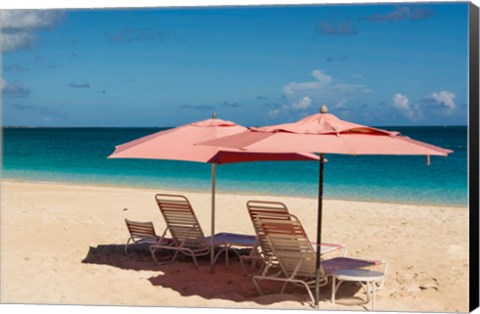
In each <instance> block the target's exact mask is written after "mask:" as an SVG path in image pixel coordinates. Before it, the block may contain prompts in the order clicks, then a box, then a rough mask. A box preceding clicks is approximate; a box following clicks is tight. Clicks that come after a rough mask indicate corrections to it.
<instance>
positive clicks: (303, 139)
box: [198, 105, 452, 306]
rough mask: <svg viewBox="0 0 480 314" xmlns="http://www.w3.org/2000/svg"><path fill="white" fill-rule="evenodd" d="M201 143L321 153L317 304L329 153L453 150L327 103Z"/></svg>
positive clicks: (438, 152) (432, 153) (426, 153)
mask: <svg viewBox="0 0 480 314" xmlns="http://www.w3.org/2000/svg"><path fill="white" fill-rule="evenodd" d="M198 145H208V146H212V147H223V148H230V149H241V150H245V151H256V152H265V153H266V152H270V153H280V152H282V153H294V152H315V153H319V154H320V159H319V163H320V165H319V168H320V170H319V185H318V218H317V219H318V220H317V242H316V245H317V249H316V259H317V260H316V285H315V305H317V306H318V301H319V284H318V283H319V275H320V247H319V244H320V243H321V227H322V209H323V208H322V202H323V172H324V162H325V154H344V155H424V156H427V162H428V163H430V156H447V155H448V154H449V153H451V152H452V151H451V150H448V149H443V148H440V147H437V146H433V145H430V144H427V143H423V142H419V141H416V140H413V139H411V138H409V137H406V136H402V135H400V133H399V132H390V131H385V130H380V129H375V128H371V127H368V126H363V125H360V124H355V123H351V122H347V121H343V120H340V119H339V118H337V117H336V116H334V115H332V114H329V113H327V107H326V106H325V105H324V106H322V109H321V111H320V113H318V114H314V115H310V116H308V117H306V118H304V119H302V120H300V121H297V122H294V123H286V124H279V125H273V126H265V127H259V128H250V129H249V130H248V131H246V132H243V133H239V134H235V135H231V136H227V137H224V138H219V139H216V140H211V141H205V142H202V143H199V144H198Z"/></svg>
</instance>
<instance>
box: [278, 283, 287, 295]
mask: <svg viewBox="0 0 480 314" xmlns="http://www.w3.org/2000/svg"><path fill="white" fill-rule="evenodd" d="M287 284H288V281H285V283H284V284H283V285H282V290H280V294H283V292H285V288H286V287H287Z"/></svg>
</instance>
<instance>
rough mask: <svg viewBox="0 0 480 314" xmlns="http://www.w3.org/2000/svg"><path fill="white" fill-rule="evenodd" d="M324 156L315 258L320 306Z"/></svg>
mask: <svg viewBox="0 0 480 314" xmlns="http://www.w3.org/2000/svg"><path fill="white" fill-rule="evenodd" d="M324 161H325V159H324V156H323V154H320V159H319V168H320V169H319V173H318V216H317V251H316V260H315V306H316V307H318V302H319V299H320V285H319V281H320V251H321V248H322V246H321V243H322V210H323V166H324Z"/></svg>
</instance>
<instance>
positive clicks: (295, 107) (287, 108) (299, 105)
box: [268, 96, 312, 118]
mask: <svg viewBox="0 0 480 314" xmlns="http://www.w3.org/2000/svg"><path fill="white" fill-rule="evenodd" d="M311 106H312V100H311V99H310V97H308V96H305V97H303V98H302V99H300V100H299V101H297V102H294V103H292V104H290V105H282V106H280V107H279V108H276V109H272V110H270V111H269V112H268V116H269V117H270V118H274V117H276V116H278V115H279V114H282V113H294V112H300V111H305V110H307V109H309V108H310V107H311Z"/></svg>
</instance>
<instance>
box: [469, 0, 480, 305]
mask: <svg viewBox="0 0 480 314" xmlns="http://www.w3.org/2000/svg"><path fill="white" fill-rule="evenodd" d="M478 20H479V8H478V7H477V6H476V5H475V4H473V3H472V2H470V3H469V50H470V51H469V121H468V122H469V123H468V124H469V138H468V142H469V143H468V148H469V208H470V212H469V220H470V229H469V233H470V234H469V242H470V245H469V246H470V277H469V279H470V285H469V286H470V289H469V291H470V298H469V309H470V311H473V310H474V309H476V308H477V307H478V306H479V294H480V293H479V281H480V280H479V279H480V278H479V91H478V90H479V88H480V87H479V86H480V85H479V21H478Z"/></svg>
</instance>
